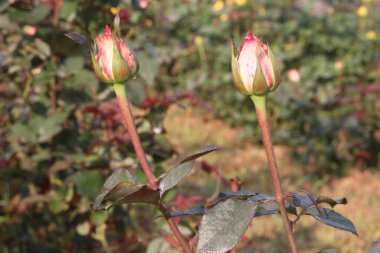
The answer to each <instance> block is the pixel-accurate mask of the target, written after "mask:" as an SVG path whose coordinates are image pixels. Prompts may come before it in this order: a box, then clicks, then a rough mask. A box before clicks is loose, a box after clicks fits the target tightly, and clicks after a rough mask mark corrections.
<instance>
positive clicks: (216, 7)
mask: <svg viewBox="0 0 380 253" xmlns="http://www.w3.org/2000/svg"><path fill="white" fill-rule="evenodd" d="M223 8H224V2H223V1H221V0H217V1H216V2H215V3H214V5H213V6H212V10H213V11H214V12H218V11H221V10H222V9H223Z"/></svg>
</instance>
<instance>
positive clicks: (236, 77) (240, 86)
mask: <svg viewBox="0 0 380 253" xmlns="http://www.w3.org/2000/svg"><path fill="white" fill-rule="evenodd" d="M230 50H231V70H232V81H233V84H234V86H235V88H236V89H237V90H238V91H239V92H240V93H242V94H244V95H252V94H251V93H250V92H249V91H248V90H247V89H246V87H245V85H244V82H243V80H242V79H241V75H240V70H239V63H238V61H237V58H236V46H235V43H234V42H233V41H232V40H231V41H230Z"/></svg>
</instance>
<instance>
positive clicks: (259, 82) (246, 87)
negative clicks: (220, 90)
mask: <svg viewBox="0 0 380 253" xmlns="http://www.w3.org/2000/svg"><path fill="white" fill-rule="evenodd" d="M236 54H237V56H236ZM231 67H232V80H233V83H234V85H235V87H236V89H237V90H238V91H239V92H241V93H242V94H245V95H265V94H267V93H269V92H271V91H273V90H275V89H276V88H277V87H278V85H279V84H280V81H281V80H280V74H279V72H278V68H277V64H276V61H275V59H274V57H273V54H272V52H271V50H270V48H269V46H267V45H264V44H263V43H262V42H261V41H260V40H259V39H258V38H256V37H255V36H254V35H253V34H252V33H250V32H248V33H247V35H246V36H245V40H244V42H243V44H242V45H241V46H240V48H239V50H238V51H237V50H236V48H235V44H234V43H233V42H232V41H231Z"/></svg>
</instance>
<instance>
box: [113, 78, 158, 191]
mask: <svg viewBox="0 0 380 253" xmlns="http://www.w3.org/2000/svg"><path fill="white" fill-rule="evenodd" d="M114 89H115V92H116V96H117V102H118V103H119V107H120V110H121V114H122V116H123V121H124V125H125V127H126V128H127V130H128V134H129V137H130V138H131V141H132V144H133V147H134V149H135V152H136V155H137V159H138V160H139V162H140V165H141V167H142V169H143V171H144V174H145V176H146V178H147V180H148V184H149V186H150V188H152V189H153V190H155V189H157V181H156V178H155V176H154V174H153V172H152V169H151V168H150V165H149V163H148V160H147V159H146V156H145V152H144V150H143V149H142V146H141V142H140V138H139V135H138V134H137V130H136V126H135V122H134V120H133V116H132V112H131V108H130V105H129V102H128V99H127V95H126V92H125V87H124V85H123V84H119V83H115V84H114Z"/></svg>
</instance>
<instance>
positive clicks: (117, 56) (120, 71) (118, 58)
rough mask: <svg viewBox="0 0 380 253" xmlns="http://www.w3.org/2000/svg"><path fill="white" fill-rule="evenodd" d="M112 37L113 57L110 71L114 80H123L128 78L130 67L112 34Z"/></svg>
mask: <svg viewBox="0 0 380 253" xmlns="http://www.w3.org/2000/svg"><path fill="white" fill-rule="evenodd" d="M112 39H113V42H114V43H113V44H114V46H113V57H112V73H113V78H114V81H115V82H123V81H126V80H128V79H129V77H130V75H131V69H130V68H129V66H128V63H127V62H126V61H125V60H124V58H123V56H122V54H121V52H120V49H119V47H118V45H117V43H116V39H115V37H114V36H112Z"/></svg>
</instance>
